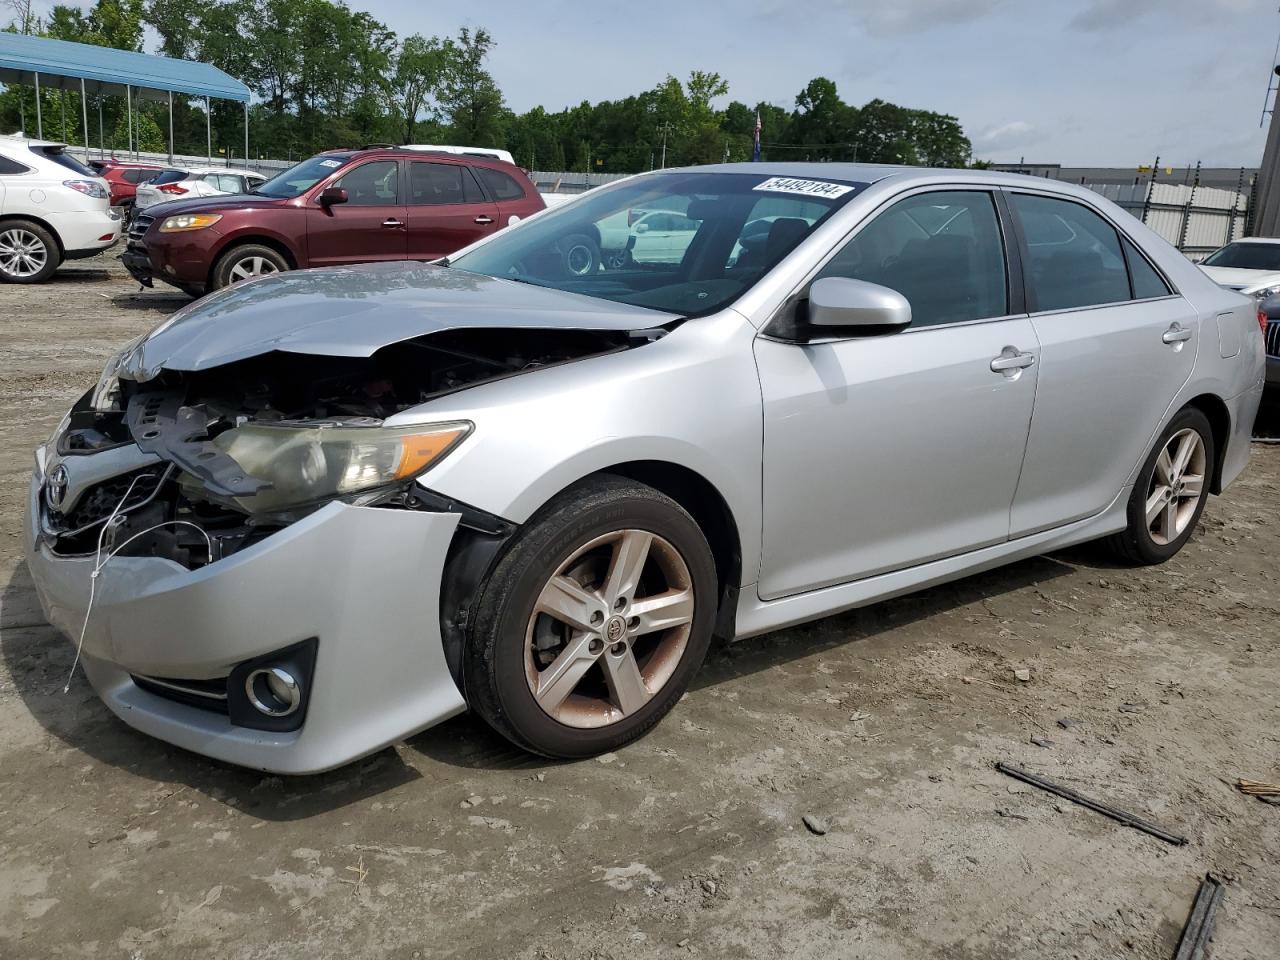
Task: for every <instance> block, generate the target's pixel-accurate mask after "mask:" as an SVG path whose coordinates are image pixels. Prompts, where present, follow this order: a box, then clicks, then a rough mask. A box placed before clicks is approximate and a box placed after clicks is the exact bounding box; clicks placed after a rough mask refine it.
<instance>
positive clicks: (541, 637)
mask: <svg viewBox="0 0 1280 960" xmlns="http://www.w3.org/2000/svg"><path fill="white" fill-rule="evenodd" d="M715 604H716V573H715V563H714V560H713V558H712V556H711V550H710V548H709V547H708V545H707V541H706V538H705V537H704V536H703V534H702V531H701V530H700V529H699V528H698V526H697V524H696V523H695V522H694V521H693V518H692V517H690V516H689V514H688V513H686V512H685V511H684V510H683V509H682V508H681V507H680V506H679V504H677V503H676V502H675V501H673V500H671V499H670V498H669V497H666V496H665V495H663V494H661V493H659V492H658V491H657V490H654V489H653V488H651V487H646V486H644V485H643V484H638V483H633V482H631V481H628V480H625V479H623V478H620V477H603V478H599V479H597V480H595V481H592V482H590V483H589V484H586V485H583V486H581V487H578V488H576V489H575V490H573V491H570V492H568V493H567V494H565V495H562V496H561V497H560V498H558V499H557V500H555V501H553V502H552V503H551V504H550V505H549V506H548V507H547V508H546V509H545V510H544V511H543V512H542V513H541V514H540V516H539V517H538V518H536V519H535V520H533V521H531V522H530V523H529V524H528V525H527V526H526V527H525V528H524V529H523V530H522V531H521V533H520V534H519V535H518V537H517V539H516V540H515V541H514V542H513V544H512V546H511V548H510V549H509V550H508V552H507V554H506V555H505V556H504V557H503V559H502V560H501V561H500V562H499V563H498V565H497V567H496V568H495V569H494V572H493V574H492V575H491V576H490V578H489V579H488V581H487V582H486V583H485V585H484V586H483V588H482V590H481V594H480V598H479V600H478V602H477V605H476V610H475V617H474V620H473V624H472V629H471V631H470V636H469V639H468V645H467V652H466V658H465V664H464V670H465V674H466V677H465V679H466V691H467V699H468V701H469V702H470V704H471V706H472V707H473V708H474V709H475V710H476V712H477V713H479V714H480V715H481V716H482V717H484V719H485V720H486V721H487V722H488V723H489V724H490V725H491V726H492V727H493V728H494V729H495V730H497V731H498V732H499V733H501V734H502V735H503V736H505V737H507V738H508V739H510V740H511V741H512V742H514V743H516V744H517V745H519V746H521V747H524V748H525V749H527V750H531V751H533V752H535V753H540V754H543V755H546V756H551V757H564V758H575V757H587V756H592V755H595V754H598V753H603V752H605V751H607V750H612V749H614V748H616V747H619V746H621V745H623V744H625V743H628V742H630V741H632V740H634V739H636V738H637V737H639V736H641V735H642V734H644V733H645V732H646V731H648V730H649V729H650V728H652V727H653V726H654V725H655V724H656V723H657V722H658V721H659V720H660V719H661V718H662V717H663V716H664V715H665V714H666V713H667V712H668V711H669V710H670V709H671V707H672V706H673V705H674V704H675V703H676V701H677V700H679V699H680V696H681V694H683V693H684V691H685V689H686V688H687V686H688V684H689V680H690V679H691V678H692V677H693V675H694V673H695V672H696V671H697V669H698V667H699V665H700V664H701V663H702V660H703V657H704V656H705V655H706V651H707V646H708V645H709V643H710V639H711V631H712V627H713V624H714V620H715Z"/></svg>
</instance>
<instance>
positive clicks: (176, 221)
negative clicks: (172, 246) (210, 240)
mask: <svg viewBox="0 0 1280 960" xmlns="http://www.w3.org/2000/svg"><path fill="white" fill-rule="evenodd" d="M221 219H222V214H220V213H182V214H179V215H178V216H176V217H168V218H166V219H165V221H164V222H163V223H162V224H160V232H161V233H183V232H184V231H187V230H203V229H204V228H205V227H212V226H213V225H214V224H215V223H217V222H218V221H219V220H221Z"/></svg>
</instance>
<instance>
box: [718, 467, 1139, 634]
mask: <svg viewBox="0 0 1280 960" xmlns="http://www.w3.org/2000/svg"><path fill="white" fill-rule="evenodd" d="M1132 489H1133V488H1132V487H1131V486H1127V487H1125V488H1124V489H1123V490H1121V491H1120V494H1119V496H1117V497H1116V499H1115V500H1113V501H1112V502H1111V505H1110V506H1109V507H1107V509H1106V510H1104V511H1102V513H1100V514H1098V515H1096V516H1093V517H1088V518H1086V519H1084V520H1077V521H1076V522H1075V523H1070V524H1067V525H1066V526H1063V527H1055V528H1054V529H1052V530H1042V531H1040V532H1039V533H1035V534H1032V535H1030V536H1026V537H1019V538H1018V539H1017V540H1009V541H1007V542H1005V543H998V544H995V545H994V546H990V547H984V548H983V549H981V550H974V551H972V552H971V553H964V554H960V555H959V556H956V557H947V558H946V559H943V560H935V561H933V562H932V563H925V564H921V565H920V566H918V567H908V568H907V569H905V570H895V571H893V572H892V573H883V574H880V575H878V576H875V577H868V578H866V579H865V580H855V581H853V582H852V583H842V584H839V585H837V586H834V587H824V588H823V589H821V590H812V591H810V592H808V593H800V594H796V595H794V596H790V597H782V598H781V599H778V600H761V599H760V597H759V594H758V593H757V592H756V590H755V589H754V588H752V587H745V588H743V590H742V593H741V594H740V595H739V597H738V617H737V631H736V633H735V639H742V638H744V637H753V636H757V635H758V634H761V633H767V632H769V631H770V630H780V629H782V628H783V627H790V626H793V625H794V624H797V623H804V622H806V621H808V620H817V619H819V618H821V617H828V616H831V615H832V614H836V613H841V612H843V611H845V610H852V609H853V608H855V607H865V606H868V605H870V604H873V603H879V602H880V601H881V600H889V599H892V598H893V597H899V596H902V595H903V594H905V593H913V592H914V591H916V590H923V589H925V588H926V587H932V586H935V585H937V584H939V583H946V582H947V581H949V580H958V579H960V578H962V577H967V576H970V575H972V574H975V573H981V572H983V571H984V570H990V569H992V568H993V567H999V566H1003V565H1004V564H1007V563H1013V562H1014V561H1017V560H1024V559H1026V558H1027V557H1035V556H1039V555H1040V554H1042V553H1048V552H1049V551H1051V550H1061V549H1063V548H1064V547H1070V546H1074V545H1075V544H1078V543H1085V542H1087V541H1089V540H1097V539H1099V538H1100V537H1105V536H1108V535H1110V534H1113V533H1118V532H1119V531H1121V530H1123V529H1124V528H1125V527H1126V526H1127V525H1128V520H1127V518H1126V516H1125V512H1126V507H1127V506H1128V503H1129V494H1130V492H1131V491H1132Z"/></svg>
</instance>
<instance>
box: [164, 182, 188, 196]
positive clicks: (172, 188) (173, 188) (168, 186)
mask: <svg viewBox="0 0 1280 960" xmlns="http://www.w3.org/2000/svg"><path fill="white" fill-rule="evenodd" d="M160 189H161V190H163V191H164V192H165V193H172V194H174V195H178V194H183V193H186V192H187V188H186V187H180V186H178V185H177V184H176V183H162V184H160Z"/></svg>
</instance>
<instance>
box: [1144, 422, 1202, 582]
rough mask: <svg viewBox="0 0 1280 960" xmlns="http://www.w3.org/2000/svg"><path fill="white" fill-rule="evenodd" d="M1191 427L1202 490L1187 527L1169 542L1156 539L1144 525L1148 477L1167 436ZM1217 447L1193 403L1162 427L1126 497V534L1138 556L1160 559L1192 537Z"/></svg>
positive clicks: (1154, 559)
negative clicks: (1201, 460) (1200, 458)
mask: <svg viewBox="0 0 1280 960" xmlns="http://www.w3.org/2000/svg"><path fill="white" fill-rule="evenodd" d="M1187 428H1191V429H1193V430H1195V431H1196V432H1197V433H1198V434H1200V440H1201V442H1202V443H1203V444H1204V452H1205V473H1206V475H1205V478H1204V492H1203V493H1202V494H1201V495H1200V501H1199V503H1197V504H1196V512H1195V514H1194V515H1193V516H1192V518H1191V522H1190V523H1188V524H1187V529H1185V530H1184V531H1182V534H1181V535H1180V536H1179V537H1178V538H1177V539H1176V540H1174V541H1173V542H1172V543H1167V544H1165V543H1156V542H1155V540H1154V539H1152V537H1151V530H1150V528H1149V527H1148V525H1147V510H1146V507H1147V491H1148V490H1149V489H1150V488H1151V477H1152V475H1153V474H1154V473H1155V469H1156V460H1157V459H1158V458H1159V456H1160V451H1161V450H1163V449H1164V448H1165V446H1166V445H1167V444H1168V443H1169V440H1170V438H1171V437H1172V436H1173V435H1174V434H1175V433H1178V432H1179V431H1181V430H1185V429H1187ZM1216 457H1217V450H1216V448H1215V447H1214V440H1213V427H1212V425H1210V423H1209V418H1208V417H1206V416H1205V415H1204V413H1202V412H1201V411H1200V410H1198V409H1196V408H1195V407H1188V408H1187V409H1185V410H1183V411H1182V412H1180V413H1179V414H1178V415H1177V416H1176V417H1174V418H1173V420H1172V421H1171V422H1170V423H1169V425H1168V426H1167V427H1165V429H1164V432H1163V433H1161V434H1160V439H1159V440H1158V441H1157V442H1156V444H1155V446H1153V447H1152V448H1151V453H1150V454H1148V456H1147V459H1146V462H1145V463H1144V464H1143V465H1142V470H1141V471H1139V473H1138V479H1137V482H1136V483H1135V484H1134V487H1133V494H1132V495H1131V496H1130V498H1129V509H1128V515H1129V530H1128V532H1129V536H1130V537H1131V539H1132V542H1133V545H1134V546H1135V547H1136V548H1137V552H1138V555H1139V557H1140V558H1141V559H1142V560H1143V561H1144V562H1146V563H1153V564H1154V563H1163V562H1164V561H1166V560H1169V559H1170V558H1172V557H1173V556H1174V555H1175V554H1176V553H1177V552H1178V551H1179V550H1181V549H1182V548H1183V547H1184V546H1185V545H1186V543H1187V541H1188V540H1190V539H1191V535H1192V534H1194V533H1195V531H1196V527H1198V526H1199V525H1200V517H1201V515H1202V514H1203V513H1204V508H1205V504H1207V503H1208V502H1209V482H1210V478H1211V477H1212V475H1213V469H1214V464H1215V463H1217V460H1216Z"/></svg>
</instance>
